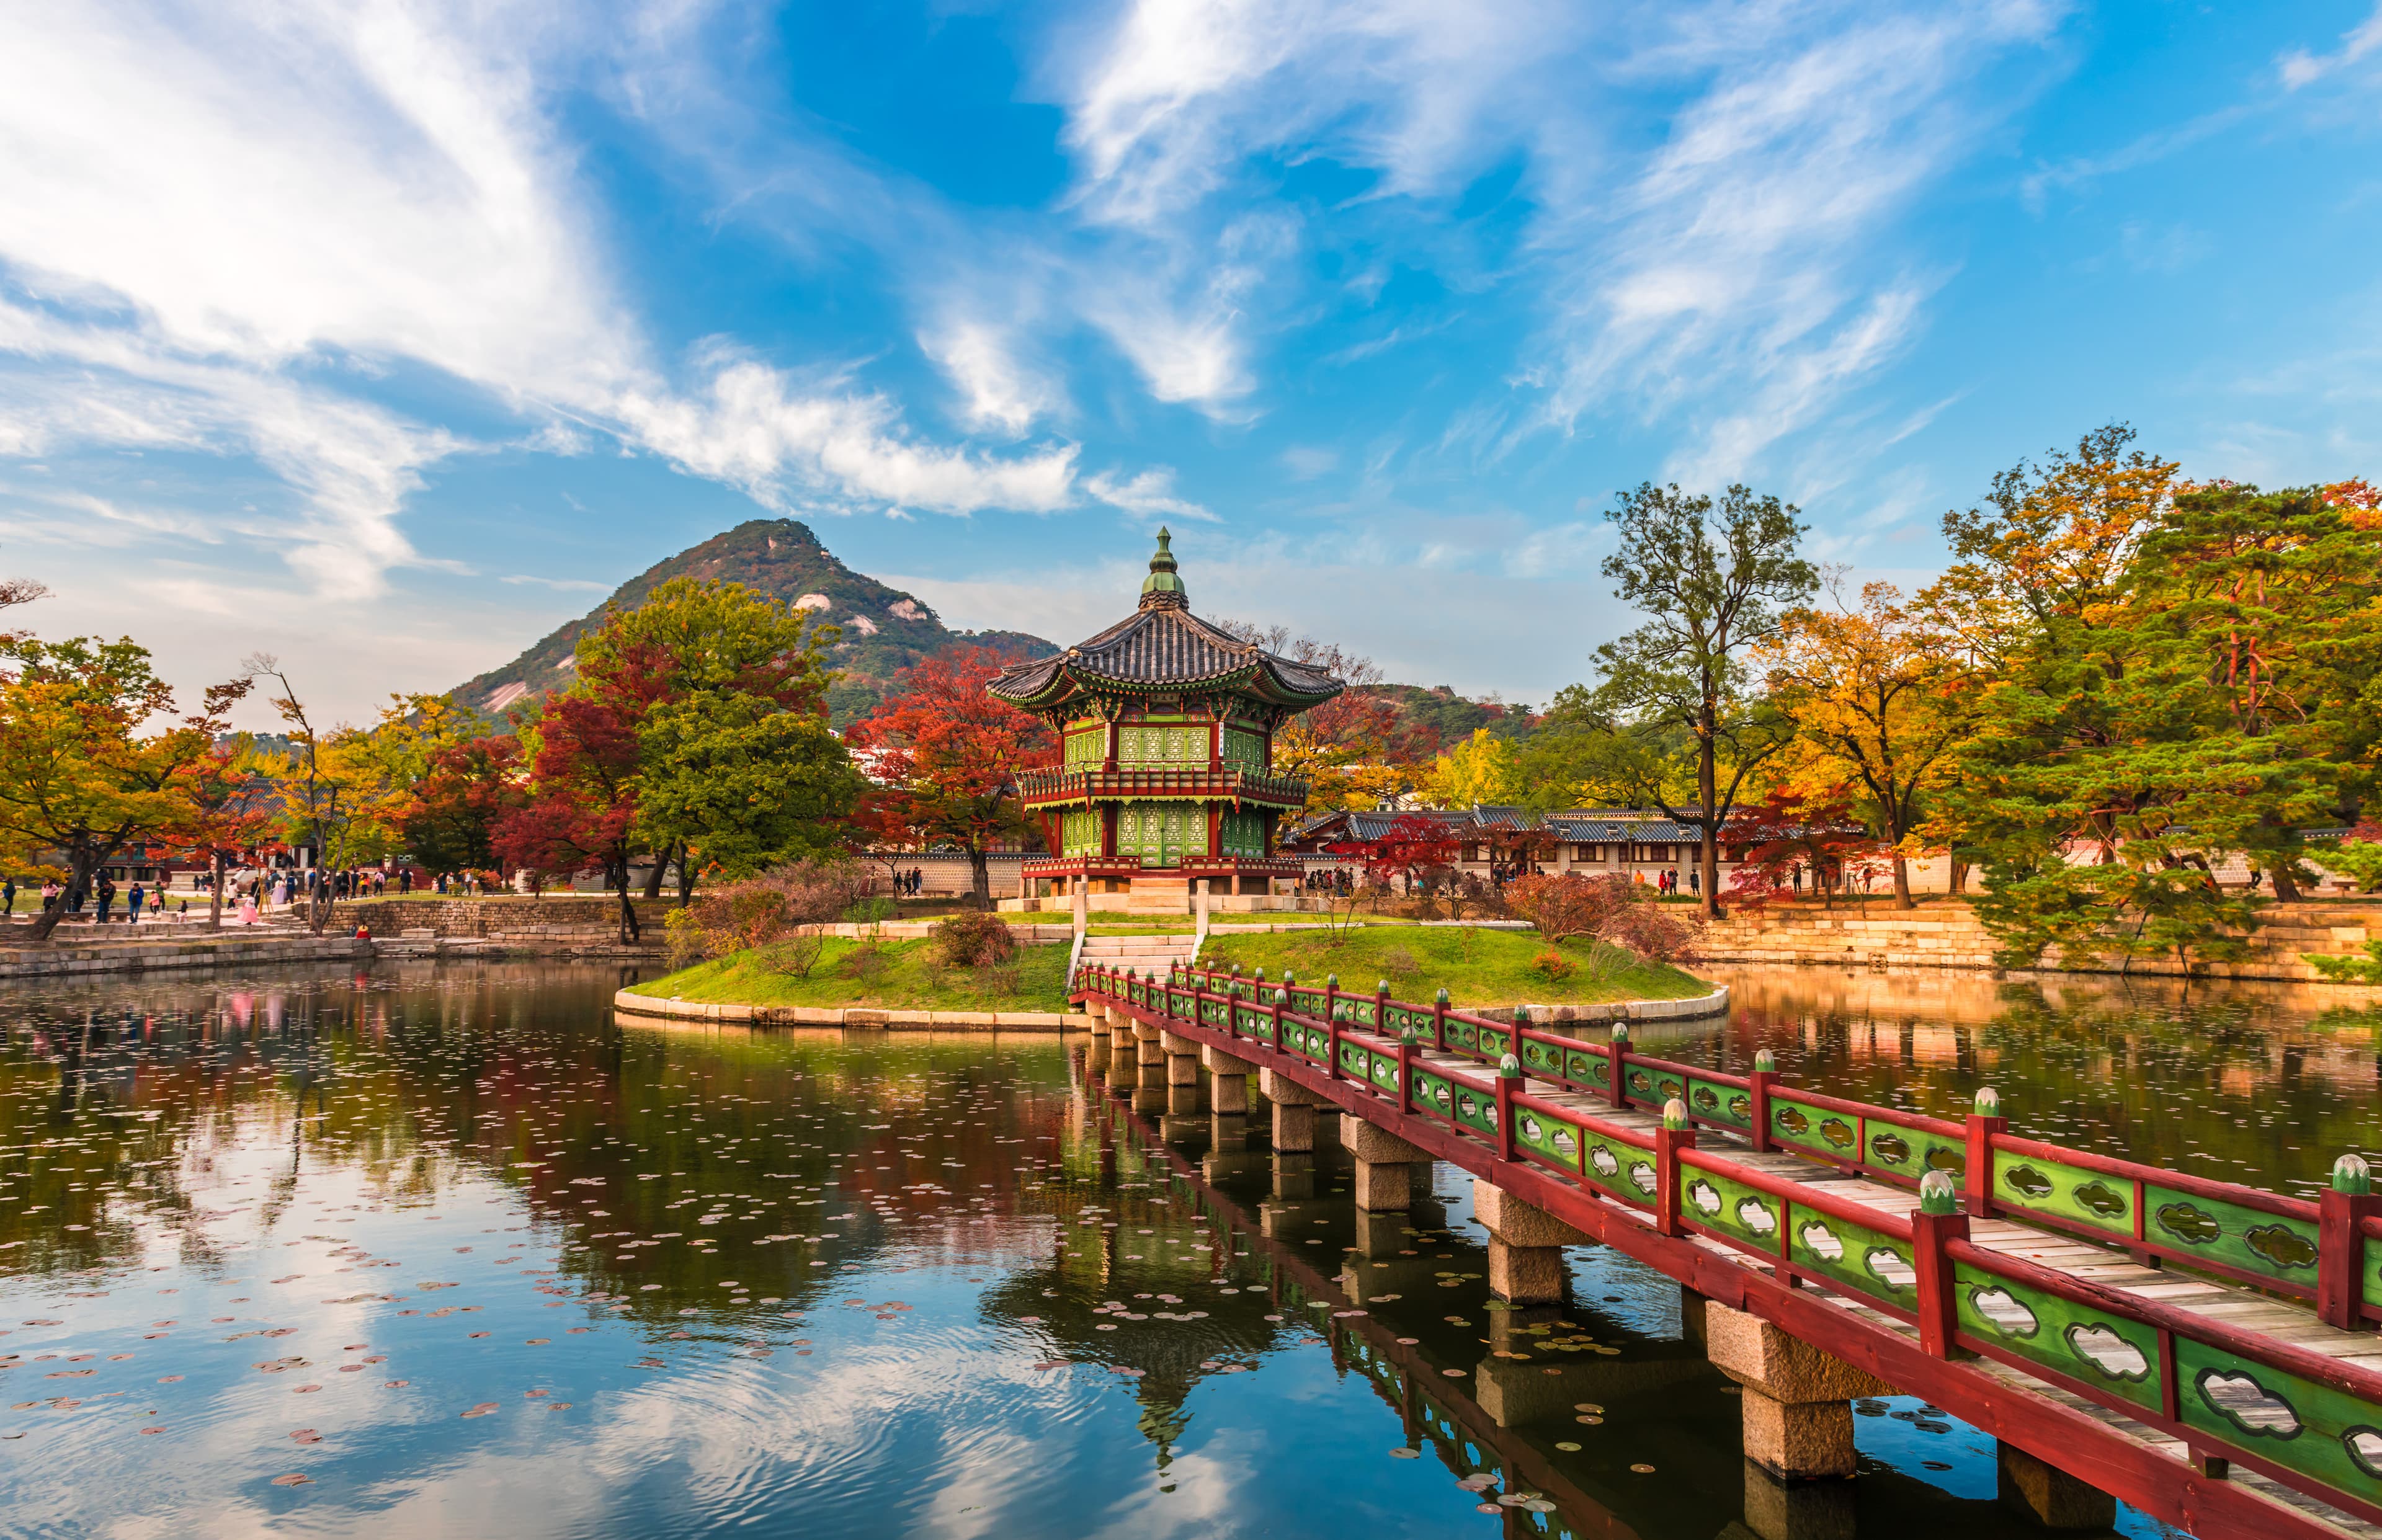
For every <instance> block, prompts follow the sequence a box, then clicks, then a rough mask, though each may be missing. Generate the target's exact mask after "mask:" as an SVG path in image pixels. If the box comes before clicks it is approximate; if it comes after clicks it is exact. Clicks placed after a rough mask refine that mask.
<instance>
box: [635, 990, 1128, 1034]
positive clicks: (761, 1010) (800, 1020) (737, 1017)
mask: <svg viewBox="0 0 2382 1540" xmlns="http://www.w3.org/2000/svg"><path fill="white" fill-rule="evenodd" d="M612 1007H613V1008H614V1009H616V1010H620V1011H624V1012H626V1013H627V1014H629V1015H631V1016H653V1017H664V1018H669V1019H670V1020H674V1021H713V1022H718V1023H721V1024H723V1025H730V1026H749V1027H844V1028H849V1029H856V1030H865V1031H869V1032H928V1031H951V1032H1033V1033H1053V1032H1089V1031H1090V1030H1091V1026H1092V1020H1091V1018H1090V1017H1088V1016H1085V1015H1082V1014H1080V1013H1078V1012H1075V1011H1065V1010H1001V1011H992V1010H882V1009H878V1008H872V1007H866V1006H737V1005H710V1004H706V1003H705V1002H703V1001H700V1000H666V999H663V998H661V997H660V996H656V995H636V994H632V993H631V992H630V991H628V990H626V989H623V990H621V991H620V993H618V994H616V995H614V996H612Z"/></svg>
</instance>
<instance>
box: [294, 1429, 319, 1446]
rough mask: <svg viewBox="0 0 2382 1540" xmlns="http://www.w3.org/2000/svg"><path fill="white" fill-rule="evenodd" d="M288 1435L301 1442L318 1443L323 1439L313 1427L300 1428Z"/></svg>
mask: <svg viewBox="0 0 2382 1540" xmlns="http://www.w3.org/2000/svg"><path fill="white" fill-rule="evenodd" d="M290 1437H292V1438H294V1439H296V1440H297V1441H298V1442H300V1443H301V1444H319V1443H321V1442H322V1441H323V1436H322V1435H321V1434H319V1433H316V1432H315V1431H314V1430H313V1428H300V1429H298V1430H297V1431H296V1432H294V1433H292V1434H291V1435H290Z"/></svg>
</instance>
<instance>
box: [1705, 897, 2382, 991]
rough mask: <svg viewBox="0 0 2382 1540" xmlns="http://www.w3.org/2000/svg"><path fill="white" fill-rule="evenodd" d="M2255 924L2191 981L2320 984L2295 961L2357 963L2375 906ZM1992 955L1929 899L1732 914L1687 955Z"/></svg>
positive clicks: (1963, 959) (1790, 962)
mask: <svg viewBox="0 0 2382 1540" xmlns="http://www.w3.org/2000/svg"><path fill="white" fill-rule="evenodd" d="M2260 921H2261V923H2260V924H2259V927H2258V929H2257V931H2256V932H2255V933H2254V934H2253V935H2252V937H2251V956H2250V957H2249V958H2247V959H2244V960H2242V961H2241V962H2236V963H2212V964H2208V965H2206V966H2204V967H2203V968H2201V969H2199V970H2197V971H2196V972H2197V974H2198V976H2201V977H2205V978H2218V979H2289V980H2296V981H2301V982H2315V981H2320V980H2321V979H2322V978H2323V975H2322V974H2321V973H2318V972H2316V971H2315V970H2314V968H2312V967H2310V966H2309V965H2308V964H2307V962H2306V961H2304V960H2303V959H2302V954H2303V953H2308V952H2314V953H2316V954H2318V955H2320V956H2332V957H2353V956H2362V955H2364V944H2365V941H2366V939H2367V937H2368V936H2369V935H2373V934H2375V932H2374V931H2373V929H2372V926H2373V925H2374V924H2376V923H2382V905H2375V906H2368V905H2364V904H2342V903H2297V904H2277V905H2274V906H2272V907H2271V908H2269V909H2267V910H2265V911H2263V912H2262V914H2261V916H2260ZM1994 949H1995V941H1994V938H1993V936H1992V935H1991V934H1990V933H1989V932H1987V931H1986V929H1985V927H1984V926H1983V924H1981V923H1979V922H1978V920H1977V917H1976V914H1975V911H1972V910H1971V908H1970V907H1969V906H1968V905H1967V904H1966V903H1962V902H1959V901H1957V900H1948V899H1938V900H1936V901H1934V902H1932V903H1926V904H1922V905H1921V906H1919V907H1918V908H1917V909H1910V910H1898V909H1895V908H1893V907H1892V904H1891V901H1887V902H1884V903H1879V902H1872V904H1871V905H1870V907H1869V909H1868V911H1866V912H1864V911H1862V910H1861V909H1860V907H1859V906H1857V905H1846V904H1839V905H1837V907H1836V909H1834V910H1833V911H1831V910H1824V909H1822V908H1820V907H1819V906H1817V905H1813V904H1781V905H1774V906H1772V907H1770V908H1768V909H1763V910H1739V911H1737V912H1736V913H1734V914H1732V915H1730V916H1729V917H1728V918H1727V919H1725V920H1724V921H1722V922H1720V923H1717V924H1714V925H1713V926H1711V927H1709V928H1708V929H1706V931H1705V932H1704V936H1703V940H1702V942H1701V945H1700V946H1699V947H1698V948H1697V954H1698V955H1699V956H1700V957H1702V958H1705V959H1709V960H1711V961H1713V962H1754V963H1772V964H1778V965H1785V966H1795V965H1803V964H1812V963H1826V964H1831V965H1834V966H1837V967H1854V968H1974V969H1982V970H1986V971H1995V970H1997V969H1998V967H1999V965H1998V964H1997V963H1995V960H1994ZM2059 960H2060V959H2057V957H2054V958H2052V959H2047V960H2046V966H2047V967H2056V966H2057V964H2058V962H2059ZM2076 971H2078V972H2130V973H2139V974H2149V975H2174V974H2179V973H2180V972H2182V971H2183V970H2182V968H2181V967H2180V965H2179V964H2178V963H2177V961H2176V959H2174V958H2173V957H2165V958H2137V959H2133V960H2132V961H2131V962H2126V961H2124V960H2122V959H2118V960H2112V959H2106V958H2095V959H2091V960H2090V961H2089V963H2088V964H2087V965H2086V966H2084V967H2082V968H2081V969H2078V970H2076Z"/></svg>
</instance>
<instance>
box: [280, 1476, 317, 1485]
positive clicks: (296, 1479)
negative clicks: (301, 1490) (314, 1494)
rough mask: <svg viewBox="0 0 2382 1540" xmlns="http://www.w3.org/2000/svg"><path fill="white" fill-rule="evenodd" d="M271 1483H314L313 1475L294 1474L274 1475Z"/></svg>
mask: <svg viewBox="0 0 2382 1540" xmlns="http://www.w3.org/2000/svg"><path fill="white" fill-rule="evenodd" d="M273 1485H276V1486H312V1485H314V1478H313V1476H301V1475H296V1474H291V1475H286V1476H275V1477H274V1478H273Z"/></svg>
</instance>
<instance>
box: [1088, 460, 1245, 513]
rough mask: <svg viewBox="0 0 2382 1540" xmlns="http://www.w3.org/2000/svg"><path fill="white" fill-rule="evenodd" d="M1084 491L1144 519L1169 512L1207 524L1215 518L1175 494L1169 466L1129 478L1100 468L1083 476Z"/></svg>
mask: <svg viewBox="0 0 2382 1540" xmlns="http://www.w3.org/2000/svg"><path fill="white" fill-rule="evenodd" d="M1084 490H1085V491H1086V492H1088V493H1090V494H1091V495H1093V496H1095V497H1097V498H1099V500H1100V501H1101V502H1103V503H1106V504H1108V505H1109V506H1110V507H1117V508H1123V510H1124V511H1125V512H1127V513H1132V514H1139V515H1140V516H1141V517H1142V518H1144V519H1156V518H1158V517H1160V515H1172V516H1173V517H1174V518H1176V519H1201V520H1204V521H1206V522H1209V523H1214V522H1216V521H1217V520H1216V516H1215V514H1213V513H1212V512H1210V511H1209V510H1208V509H1207V508H1204V507H1200V506H1199V505H1198V504H1197V503H1195V502H1192V501H1191V500H1190V499H1189V498H1187V497H1178V496H1176V495H1175V493H1174V469H1173V467H1172V466H1166V465H1161V466H1158V467H1155V468H1153V469H1151V470H1148V471H1142V472H1141V473H1140V474H1139V475H1136V476H1132V477H1119V476H1118V475H1116V474H1115V473H1114V472H1111V471H1101V472H1099V474H1098V475H1095V476H1091V477H1088V478H1087V479H1086V481H1085V482H1084Z"/></svg>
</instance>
